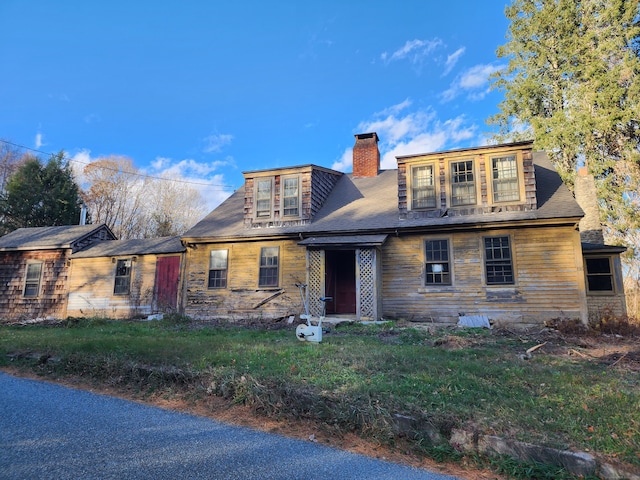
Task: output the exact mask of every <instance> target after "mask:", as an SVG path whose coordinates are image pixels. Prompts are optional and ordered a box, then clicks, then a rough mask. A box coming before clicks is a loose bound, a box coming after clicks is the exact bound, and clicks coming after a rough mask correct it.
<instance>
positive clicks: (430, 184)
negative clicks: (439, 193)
mask: <svg viewBox="0 0 640 480" xmlns="http://www.w3.org/2000/svg"><path fill="white" fill-rule="evenodd" d="M435 207H436V185H435V178H434V166H433V165H421V166H417V167H413V168H412V169H411V208H412V209H413V210H418V209H421V208H435Z"/></svg>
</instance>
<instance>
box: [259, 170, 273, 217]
mask: <svg viewBox="0 0 640 480" xmlns="http://www.w3.org/2000/svg"><path fill="white" fill-rule="evenodd" d="M271 189H272V182H271V178H263V179H261V178H258V179H256V218H269V217H271V198H272V195H271Z"/></svg>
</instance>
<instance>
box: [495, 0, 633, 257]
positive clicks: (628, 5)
mask: <svg viewBox="0 0 640 480" xmlns="http://www.w3.org/2000/svg"><path fill="white" fill-rule="evenodd" d="M639 3H640V0H514V1H513V3H512V4H511V5H510V6H508V7H507V8H506V10H505V13H506V15H507V18H509V20H510V21H511V24H510V26H509V29H508V32H507V43H506V44H505V45H503V46H501V47H500V48H499V49H498V52H497V53H498V56H499V57H501V58H507V59H508V65H507V67H506V68H505V69H503V70H501V71H499V72H497V73H496V74H495V75H494V78H493V86H494V87H495V88H498V89H500V90H502V91H503V93H504V100H503V101H502V102H501V104H500V105H499V108H500V112H499V113H498V114H497V115H495V116H493V117H492V118H491V119H489V123H490V124H493V125H497V126H498V127H499V133H498V134H497V135H496V139H498V140H500V141H505V140H517V139H523V138H533V139H534V140H535V146H536V148H538V149H540V150H546V151H547V152H549V155H550V156H551V159H552V161H553V162H554V164H555V166H556V168H557V169H558V171H559V172H560V174H561V175H562V177H563V179H564V180H565V182H566V183H567V184H568V185H570V186H571V185H572V184H573V179H574V178H575V174H576V169H577V167H578V166H583V165H584V166H586V167H587V168H588V170H589V172H590V173H591V174H593V175H594V176H595V178H596V182H597V187H598V195H599V198H600V204H601V207H602V208H601V214H602V215H601V218H602V220H603V223H604V225H605V232H606V233H607V234H608V235H609V239H610V240H613V241H616V239H617V241H621V242H625V243H627V245H629V241H630V239H632V238H634V237H636V236H637V235H636V234H637V232H638V230H639V229H640V197H639V196H638V195H639V193H638V186H639V185H640V78H639V75H640V59H639V57H638V53H639V52H638V47H639V45H640V43H639V39H640V25H639V18H640V10H639ZM631 246H632V247H634V245H631ZM635 247H636V248H637V247H639V246H638V245H635Z"/></svg>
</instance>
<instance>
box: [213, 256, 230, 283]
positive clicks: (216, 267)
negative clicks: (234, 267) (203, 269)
mask: <svg viewBox="0 0 640 480" xmlns="http://www.w3.org/2000/svg"><path fill="white" fill-rule="evenodd" d="M228 261H229V251H228V250H211V253H210V254H209V283H208V287H209V288H227V272H228Z"/></svg>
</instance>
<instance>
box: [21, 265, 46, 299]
mask: <svg viewBox="0 0 640 480" xmlns="http://www.w3.org/2000/svg"><path fill="white" fill-rule="evenodd" d="M41 279H42V262H38V263H28V264H27V271H26V274H25V279H24V291H23V292H22V293H23V295H24V296H25V297H37V296H38V295H40V280H41Z"/></svg>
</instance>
